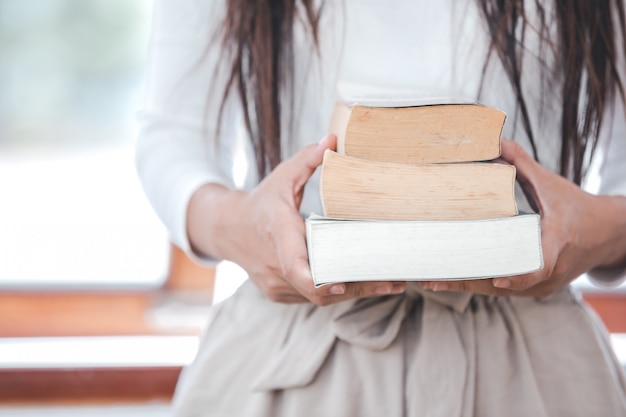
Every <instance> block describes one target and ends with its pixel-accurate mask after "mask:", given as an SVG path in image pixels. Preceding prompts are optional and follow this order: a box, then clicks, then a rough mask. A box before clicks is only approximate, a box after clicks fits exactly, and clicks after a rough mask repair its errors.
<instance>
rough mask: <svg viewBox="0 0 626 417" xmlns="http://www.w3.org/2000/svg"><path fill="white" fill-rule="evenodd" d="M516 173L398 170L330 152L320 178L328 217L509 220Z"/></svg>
mask: <svg viewBox="0 0 626 417" xmlns="http://www.w3.org/2000/svg"><path fill="white" fill-rule="evenodd" d="M514 187H515V167H514V166H512V165H506V164H500V163H484V162H478V163H462V164H416V165H412V164H398V163H391V162H379V161H370V160H364V159H359V158H352V157H349V156H345V155H339V154H338V153H336V152H333V151H330V150H327V151H326V153H325V154H324V161H323V163H322V171H321V178H320V196H321V200H322V207H323V209H324V215H325V216H327V217H333V218H341V219H362V220H462V219H488V218H495V217H510V216H514V215H516V214H517V213H518V211H517V204H516V202H515V191H514Z"/></svg>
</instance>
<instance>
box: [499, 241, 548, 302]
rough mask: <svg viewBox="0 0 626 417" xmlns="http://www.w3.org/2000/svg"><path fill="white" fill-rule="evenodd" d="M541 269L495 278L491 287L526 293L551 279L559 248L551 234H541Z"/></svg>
mask: <svg viewBox="0 0 626 417" xmlns="http://www.w3.org/2000/svg"><path fill="white" fill-rule="evenodd" d="M542 240H543V242H542V248H543V268H541V269H540V270H539V271H535V272H531V273H528V274H522V275H515V276H511V277H501V278H495V279H494V280H493V286H494V287H497V288H502V289H507V290H511V291H514V292H522V291H526V290H528V289H530V288H532V287H534V286H536V285H539V284H540V283H542V282H543V281H546V280H547V279H548V278H550V277H551V275H552V273H553V271H554V268H555V265H556V262H557V260H558V257H559V252H560V250H559V246H558V244H557V242H555V241H554V240H555V236H554V235H553V234H546V233H543V237H542Z"/></svg>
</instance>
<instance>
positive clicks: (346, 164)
mask: <svg viewBox="0 0 626 417" xmlns="http://www.w3.org/2000/svg"><path fill="white" fill-rule="evenodd" d="M366 101H367V100H366ZM356 103H357V102H353V103H351V104H348V103H347V102H340V103H338V104H337V106H336V108H335V112H334V114H333V120H332V123H331V127H330V129H329V130H330V132H331V133H335V134H336V135H337V136H338V147H337V152H336V153H335V152H333V151H330V150H329V151H326V153H325V155H324V161H323V163H322V168H321V178H320V197H321V201H322V207H323V209H324V213H323V214H324V216H318V215H312V216H310V217H309V218H308V219H307V220H306V235H307V248H308V255H309V264H310V267H311V272H312V275H313V279H314V282H315V284H316V285H318V286H319V285H324V284H330V283H335V282H352V281H384V280H392V281H411V280H461V279H480V278H491V277H498V276H512V275H519V274H524V273H529V272H533V271H537V270H539V269H541V268H542V267H543V253H542V246H541V227H540V224H541V223H540V216H539V215H538V214H535V213H518V210H517V205H516V202H515V193H514V186H515V167H514V166H511V165H508V164H505V163H499V162H495V161H494V160H495V159H496V158H498V157H499V156H500V152H501V147H500V135H501V132H502V128H503V124H504V122H505V120H506V115H505V114H504V113H503V112H501V111H500V110H497V109H494V108H491V107H488V106H483V105H480V104H475V103H467V102H464V103H454V102H446V103H439V104H428V105H411V104H410V103H398V102H397V101H391V102H388V103H386V104H385V103H382V104H376V103H372V102H371V101H368V104H367V105H362V104H356Z"/></svg>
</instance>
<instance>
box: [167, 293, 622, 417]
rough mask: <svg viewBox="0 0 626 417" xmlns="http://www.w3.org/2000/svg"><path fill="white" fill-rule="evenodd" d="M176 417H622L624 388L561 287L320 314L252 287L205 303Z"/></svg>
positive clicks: (597, 335)
mask: <svg viewBox="0 0 626 417" xmlns="http://www.w3.org/2000/svg"><path fill="white" fill-rule="evenodd" d="M214 313H215V316H214V318H213V320H212V322H211V324H210V326H209V327H208V329H207V331H206V333H205V335H204V337H203V340H202V342H201V345H200V350H199V352H198V356H197V358H196V359H195V361H194V362H193V363H192V364H191V365H190V366H188V367H187V368H186V369H185V370H184V371H183V373H182V375H181V379H180V381H179V384H178V387H177V390H176V395H175V399H174V408H175V416H176V417H192V416H193V417H196V416H197V417H207V416H221V417H231V416H251V417H252V416H254V417H256V416H267V417H270V416H271V417H283V416H285V417H286V416H288V417H293V416H324V417H333V416H337V417H348V416H359V417H363V416H376V417H379V416H420V417H423V416H436V417H439V416H446V417H456V416H463V417H469V416H480V417H482V416H485V417H491V416H493V417H502V416H509V417H510V416H520V417H529V416H532V417H543V416H568V417H571V416H584V417H590V416H599V417H600V416H601V417H611V416H616V417H617V416H620V417H623V416H626V395H625V392H626V384H625V380H624V376H623V374H622V369H621V366H620V365H619V362H618V361H617V359H616V358H615V356H614V354H613V352H612V350H611V349H610V344H609V339H608V334H607V332H606V331H605V329H604V327H603V326H602V324H601V323H600V321H599V320H598V318H597V317H596V315H595V314H594V313H593V312H592V311H591V310H590V309H589V308H588V307H587V306H586V305H585V304H584V303H583V302H582V301H581V299H580V297H579V296H578V295H577V293H576V292H575V291H574V290H572V289H571V288H565V289H564V290H562V291H560V292H559V293H557V294H555V295H553V296H551V297H549V298H547V299H541V300H537V299H532V298H521V297H519V298H517V297H502V298H497V297H486V296H471V295H468V294H458V293H433V292H430V291H421V290H420V289H419V287H417V286H415V285H409V289H408V291H407V293H406V294H403V295H393V296H385V297H379V298H372V299H365V300H360V301H356V302H354V301H350V302H345V303H340V304H337V305H332V306H328V307H316V306H314V305H310V304H298V305H286V304H278V303H273V302H271V301H268V300H267V299H266V298H264V296H263V295H262V294H261V293H260V292H259V290H258V289H257V288H256V287H255V286H254V285H253V284H252V283H250V282H246V283H245V284H244V285H243V286H242V287H241V288H240V289H239V290H238V291H237V293H236V294H235V295H234V296H233V297H231V298H230V299H228V300H226V301H225V302H223V303H222V304H220V305H219V306H216V307H215V310H214Z"/></svg>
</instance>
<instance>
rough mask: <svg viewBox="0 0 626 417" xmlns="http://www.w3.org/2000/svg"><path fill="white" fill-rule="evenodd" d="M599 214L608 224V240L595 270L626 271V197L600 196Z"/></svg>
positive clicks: (604, 244) (603, 246)
mask: <svg viewBox="0 0 626 417" xmlns="http://www.w3.org/2000/svg"><path fill="white" fill-rule="evenodd" d="M597 198H598V199H599V200H598V201H599V209H598V211H597V213H598V214H599V215H600V216H602V219H603V220H604V221H605V222H606V228H605V230H606V231H607V233H606V239H605V241H604V243H603V245H602V248H601V256H600V257H599V262H598V263H597V264H596V265H595V267H594V269H604V270H626V197H622V196H608V195H603V196H598V197H597Z"/></svg>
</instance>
